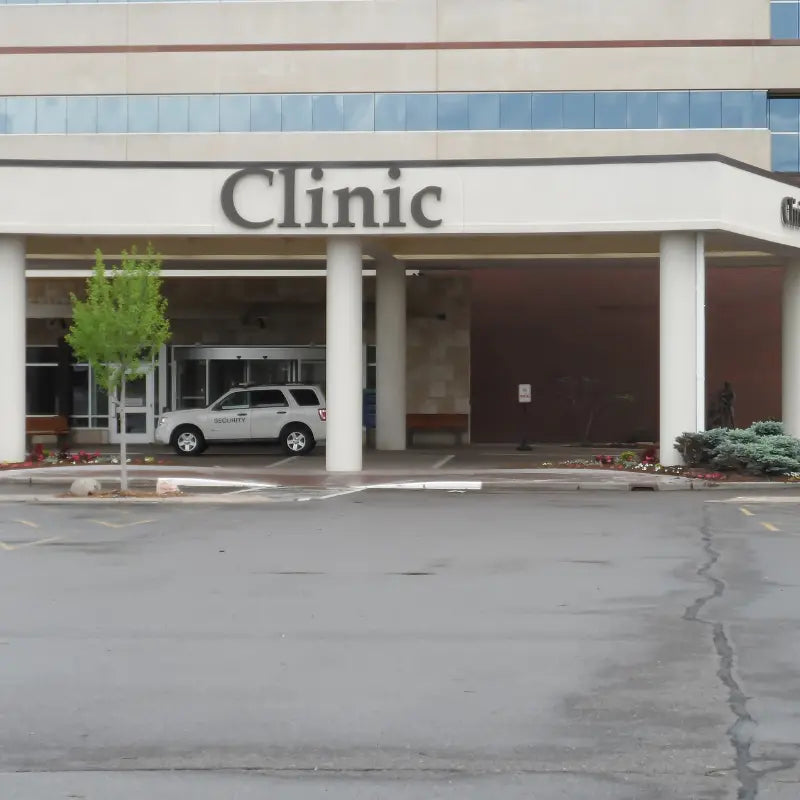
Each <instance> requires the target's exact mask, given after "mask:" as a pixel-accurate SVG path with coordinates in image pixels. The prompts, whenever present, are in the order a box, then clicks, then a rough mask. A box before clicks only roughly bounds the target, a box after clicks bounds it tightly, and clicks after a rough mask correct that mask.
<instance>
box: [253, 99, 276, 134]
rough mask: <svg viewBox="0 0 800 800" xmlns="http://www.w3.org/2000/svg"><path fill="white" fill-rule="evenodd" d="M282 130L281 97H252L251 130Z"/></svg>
mask: <svg viewBox="0 0 800 800" xmlns="http://www.w3.org/2000/svg"><path fill="white" fill-rule="evenodd" d="M280 129H281V96H280V95H279V94H254V95H251V97H250V130H251V131H279V130H280Z"/></svg>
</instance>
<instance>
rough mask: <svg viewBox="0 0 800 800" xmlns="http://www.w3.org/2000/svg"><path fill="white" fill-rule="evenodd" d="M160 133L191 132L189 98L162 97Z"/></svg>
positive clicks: (159, 102) (159, 113) (159, 117)
mask: <svg viewBox="0 0 800 800" xmlns="http://www.w3.org/2000/svg"><path fill="white" fill-rule="evenodd" d="M158 130H159V132H160V133H184V132H186V131H188V130H189V98H188V97H187V96H185V95H184V96H183V97H179V96H176V95H162V96H161V97H159V98H158Z"/></svg>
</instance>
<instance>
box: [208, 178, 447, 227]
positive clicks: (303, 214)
mask: <svg viewBox="0 0 800 800" xmlns="http://www.w3.org/2000/svg"><path fill="white" fill-rule="evenodd" d="M370 172H371V173H372V177H373V178H374V177H375V176H374V172H375V171H374V170H371V171H370ZM404 178H405V176H404V175H403V172H402V170H401V169H400V168H399V167H397V166H390V167H388V168H387V169H386V170H385V171H383V170H381V171H380V173H379V181H380V185H375V180H374V179H373V180H371V181H370V184H371V185H369V186H357V185H350V186H341V185H338V184H337V182H336V181H335V179H334V180H329V178H328V176H326V172H325V170H324V169H323V168H322V167H321V166H311V167H294V166H285V167H284V166H282V167H279V168H277V169H270V168H268V167H266V166H251V167H245V168H244V169H240V170H239V171H238V172H234V173H233V175H231V176H229V177H228V178H227V180H226V181H225V183H224V184H223V185H222V191H221V193H220V202H221V204H222V210H223V212H224V213H225V216H226V217H227V218H228V219H229V220H230V221H231V222H232V223H233V224H234V225H236V226H237V227H239V228H248V229H251V230H258V229H264V228H273V227H274V228H278V229H281V230H284V231H286V230H299V229H311V230H323V229H325V228H365V229H366V228H385V229H387V230H392V229H394V230H402V229H403V228H406V227H408V226H409V224H410V225H412V226H416V227H419V228H426V229H431V228H438V227H439V226H440V225H441V224H442V218H441V216H440V215H439V213H438V207H439V205H440V204H441V202H442V194H443V192H442V187H441V186H415V185H413V184H412V182H411V181H410V180H406V179H404ZM245 194H246V195H247V196H246V197H244V195H245ZM264 209H267V210H264ZM257 210H258V211H257Z"/></svg>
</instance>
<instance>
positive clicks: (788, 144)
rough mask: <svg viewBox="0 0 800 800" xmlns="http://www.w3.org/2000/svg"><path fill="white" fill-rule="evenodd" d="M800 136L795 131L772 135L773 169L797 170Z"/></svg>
mask: <svg viewBox="0 0 800 800" xmlns="http://www.w3.org/2000/svg"><path fill="white" fill-rule="evenodd" d="M799 154H800V136H797V135H796V134H793V133H778V134H773V135H772V169H774V170H775V171H776V172H797V171H798V170H800V165H798V155H799Z"/></svg>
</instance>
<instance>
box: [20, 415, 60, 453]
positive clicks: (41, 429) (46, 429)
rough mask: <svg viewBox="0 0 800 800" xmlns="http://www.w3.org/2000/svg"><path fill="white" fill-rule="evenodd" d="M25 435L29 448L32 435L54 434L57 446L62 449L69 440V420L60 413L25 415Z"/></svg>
mask: <svg viewBox="0 0 800 800" xmlns="http://www.w3.org/2000/svg"><path fill="white" fill-rule="evenodd" d="M25 436H26V444H27V446H28V447H29V448H30V446H31V445H32V443H33V437H34V436H55V437H56V442H57V444H58V447H59V448H60V449H63V448H64V447H65V446H66V444H67V442H68V440H69V421H68V420H67V418H66V417H62V416H61V415H60V414H56V415H53V416H37V417H25Z"/></svg>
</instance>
